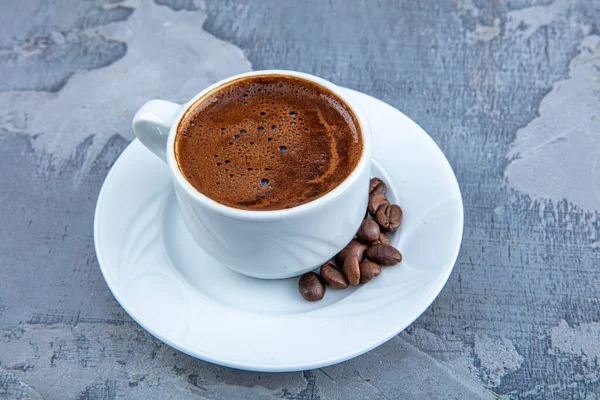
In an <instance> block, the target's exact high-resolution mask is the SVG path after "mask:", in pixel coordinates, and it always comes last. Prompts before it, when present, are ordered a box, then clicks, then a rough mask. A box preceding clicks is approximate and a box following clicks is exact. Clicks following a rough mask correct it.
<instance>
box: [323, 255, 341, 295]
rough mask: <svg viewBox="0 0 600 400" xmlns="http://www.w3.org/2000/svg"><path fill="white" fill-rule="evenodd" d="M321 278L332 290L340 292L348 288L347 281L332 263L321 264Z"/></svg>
mask: <svg viewBox="0 0 600 400" xmlns="http://www.w3.org/2000/svg"><path fill="white" fill-rule="evenodd" d="M321 278H323V280H324V281H325V283H326V284H327V285H329V286H331V287H332V288H334V289H338V290H342V289H346V288H347V287H348V280H347V279H346V277H345V276H344V274H343V273H342V271H340V270H339V269H338V267H337V265H335V263H334V262H333V261H327V262H326V263H325V264H323V266H322V267H321Z"/></svg>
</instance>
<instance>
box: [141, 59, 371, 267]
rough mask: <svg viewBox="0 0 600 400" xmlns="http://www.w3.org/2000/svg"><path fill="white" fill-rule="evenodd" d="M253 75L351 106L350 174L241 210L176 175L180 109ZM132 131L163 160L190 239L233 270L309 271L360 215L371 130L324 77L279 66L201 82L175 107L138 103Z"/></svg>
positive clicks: (334, 249)
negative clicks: (270, 204) (294, 200)
mask: <svg viewBox="0 0 600 400" xmlns="http://www.w3.org/2000/svg"><path fill="white" fill-rule="evenodd" d="M257 75H259V76H263V75H275V76H278V75H284V76H294V77H298V78H302V79H305V80H308V81H311V82H313V83H316V84H317V85H321V86H323V87H325V88H327V89H329V90H330V91H332V92H334V93H335V94H336V95H338V96H339V97H340V98H341V99H342V100H343V101H344V102H345V103H346V104H347V105H348V106H349V108H350V109H351V111H353V112H354V114H355V116H356V117H357V120H358V123H359V125H360V129H361V131H362V138H363V153H362V156H361V158H360V160H359V163H358V165H357V166H356V168H355V169H354V170H353V171H352V173H351V174H350V175H349V176H348V177H347V178H346V179H345V180H344V181H343V182H342V183H341V184H340V185H339V186H338V187H336V188H335V189H334V190H332V191H331V192H329V193H327V194H326V195H324V196H322V197H320V198H318V199H316V200H313V201H311V202H309V203H306V204H303V205H300V206H297V207H294V208H291V209H286V210H277V211H248V210H240V209H236V208H232V207H228V206H225V205H223V204H220V203H218V202H216V201H214V200H212V199H210V198H209V197H206V196H204V195H203V194H202V193H200V192H198V191H197V190H196V189H194V187H193V186H192V185H191V184H190V183H189V182H188V181H187V180H186V179H185V178H184V176H183V174H182V173H181V171H180V170H179V167H178V166H177V161H176V160H175V146H174V143H175V134H176V131H177V126H178V124H179V121H180V119H181V118H182V117H183V116H184V115H185V112H186V111H187V109H188V108H189V107H190V106H191V105H192V104H194V103H195V102H196V101H197V100H198V99H200V98H203V97H205V96H207V95H209V94H210V93H213V92H214V91H217V90H219V89H221V88H223V87H226V86H227V85H230V84H232V83H234V82H236V81H238V80H241V79H244V78H247V77H249V76H257ZM133 130H134V132H135V134H136V136H137V137H138V139H140V141H141V142H142V143H143V144H144V145H145V146H146V147H148V149H150V150H152V151H153V152H154V153H155V154H156V155H157V156H159V157H160V158H161V159H162V160H163V161H166V162H167V164H168V169H169V171H170V173H171V179H172V181H173V185H174V188H175V194H176V195H177V199H178V201H179V206H180V207H181V212H182V213H183V215H184V219H183V220H184V222H185V225H186V226H187V228H188V230H189V231H190V233H191V234H192V236H193V237H194V238H195V239H196V242H197V243H198V244H199V245H200V246H201V247H202V248H203V249H204V250H205V251H206V252H207V253H208V254H209V255H211V256H212V257H213V258H214V259H216V260H219V261H220V262H223V263H224V264H226V265H227V266H228V267H229V268H231V269H233V270H235V271H237V272H239V273H242V274H245V275H250V276H253V277H257V278H265V279H280V278H288V277H291V276H297V275H300V274H303V273H305V272H307V271H310V270H313V269H314V268H316V267H317V266H319V265H321V264H323V263H324V262H325V261H327V260H329V259H330V258H331V257H333V256H334V255H335V254H336V253H338V252H339V251H340V250H341V249H342V248H343V247H344V246H345V245H346V244H347V243H348V242H349V241H350V239H351V238H352V236H354V234H355V233H356V231H357V230H358V227H359V226H360V223H361V222H362V218H363V216H364V212H365V210H366V208H367V200H368V194H367V193H368V187H369V173H370V170H371V147H372V139H371V129H370V126H369V122H368V120H367V117H366V116H365V114H364V112H363V111H362V110H361V109H360V106H359V105H358V104H357V103H356V101H355V100H354V99H353V98H352V96H350V95H348V92H347V91H344V90H342V89H340V88H339V87H337V86H336V85H334V84H333V83H331V82H328V81H326V80H323V79H321V78H317V77H315V76H312V75H308V74H303V73H300V72H292V71H280V70H270V71H254V72H250V73H246V74H241V75H236V76H233V77H231V78H227V79H225V80H223V81H220V82H218V83H216V84H214V85H212V86H210V87H208V88H207V89H205V90H203V91H202V92H200V93H199V94H198V95H197V96H196V97H194V98H193V99H192V100H190V101H189V102H188V103H186V104H185V105H183V106H181V105H179V104H174V103H170V102H168V101H164V100H152V101H150V102H148V103H146V104H145V105H144V106H142V108H141V109H140V110H139V111H138V112H137V114H136V116H135V118H134V121H133ZM165 169H167V167H166V166H165ZM142 190H143V189H142Z"/></svg>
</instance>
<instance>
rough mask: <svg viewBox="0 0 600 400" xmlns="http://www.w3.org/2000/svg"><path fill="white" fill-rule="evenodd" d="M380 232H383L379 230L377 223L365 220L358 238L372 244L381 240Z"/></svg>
mask: <svg viewBox="0 0 600 400" xmlns="http://www.w3.org/2000/svg"><path fill="white" fill-rule="evenodd" d="M380 232H381V230H380V229H379V225H378V224H377V222H375V221H373V220H372V219H365V220H364V221H363V222H362V224H361V225H360V228H358V233H357V234H356V236H358V240H360V241H361V242H363V243H365V244H371V243H373V242H374V241H376V240H377V239H379V233H380Z"/></svg>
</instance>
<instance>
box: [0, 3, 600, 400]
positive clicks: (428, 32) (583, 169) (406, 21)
mask: <svg viewBox="0 0 600 400" xmlns="http://www.w3.org/2000/svg"><path fill="white" fill-rule="evenodd" d="M599 21H600V2H599V1H598V0H578V1H567V0H554V1H550V0H539V1H535V0H504V1H483V0H453V1H444V2H441V1H437V0H423V1H393V0H389V1H383V0H382V1H366V0H362V1H361V0H356V1H350V0H346V1H343V0H339V1H332V0H315V1H307V2H296V1H275V0H264V1H238V2H234V1H228V0H224V1H223V0H222V1H218V0H207V1H206V2H202V1H192V0H156V3H154V2H150V1H142V0H138V1H130V2H122V3H121V2H119V1H103V0H90V1H85V2H81V1H44V0H8V1H5V2H3V4H2V11H0V188H1V189H0V200H1V201H0V204H1V205H2V207H0V398H1V399H5V398H6V399H13V398H25V399H42V398H43V399H75V398H77V399H103V400H108V399H124V398H127V399H159V398H190V399H201V398H209V399H247V398H260V399H271V398H284V399H302V400H304V399H349V398H374V399H379V398H381V399H396V398H417V399H423V398H456V399H466V398H523V399H534V398H574V399H584V398H586V399H595V398H598V397H599V396H600V395H599V394H598V393H600V366H599V363H600V300H599V298H600V268H599V267H600V265H599V264H600V263H599V261H600V237H599V234H600V219H599V214H598V212H599V211H600V165H599V164H598V159H599V158H600V30H599V26H598V22H599ZM157 48H161V50H160V51H158V50H157ZM265 68H287V69H295V70H300V71H305V72H309V73H313V74H316V75H320V76H322V77H324V78H326V79H329V80H332V81H334V82H336V83H339V84H341V85H344V86H348V87H351V88H353V89H357V90H360V91H363V92H365V93H368V94H370V95H373V96H375V97H378V98H380V99H383V100H384V101H386V102H388V103H390V104H392V105H394V106H395V107H397V108H399V109H400V110H402V111H403V112H404V113H406V114H407V115H408V116H409V117H411V118H412V119H414V120H415V121H416V122H417V123H419V124H420V125H421V126H422V127H423V128H424V129H425V130H426V131H427V132H429V134H430V135H431V136H432V137H433V138H434V139H435V141H436V142H437V143H438V144H439V146H440V147H441V148H442V150H443V151H444V152H445V153H446V155H447V157H448V159H449V160H450V163H451V164H452V166H453V168H454V169H455V171H456V173H457V176H458V180H459V183H460V185H461V189H462V191H463V197H464V205H465V212H466V220H465V234H464V241H463V246H462V250H461V253H460V257H459V259H458V263H457V265H456V268H455V270H454V272H453V274H452V276H451V277H450V280H449V281H448V284H447V285H446V287H445V289H444V290H443V291H442V293H441V294H440V296H439V298H438V299H437V300H436V301H435V302H434V303H433V305H432V306H431V307H430V308H429V310H428V311H427V312H425V313H424V314H423V316H421V317H420V318H419V319H418V320H417V321H416V322H415V323H414V324H413V325H412V326H411V327H410V328H408V329H407V330H406V331H405V332H402V333H401V334H399V335H398V336H396V337H395V338H394V339H392V340H390V341H389V342H388V343H386V344H384V345H382V346H381V347H379V348H377V349H375V350H373V351H371V352H370V353H368V354H366V355H364V356H361V357H358V358H356V359H354V360H351V361H349V362H346V363H343V364H340V365H336V366H333V367H328V368H323V369H319V370H314V371H305V372H301V373H289V374H259V373H249V372H242V371H236V370H232V369H228V368H223V367H219V366H215V365H212V364H208V363H205V362H202V361H199V360H195V359H192V358H190V357H188V356H186V355H183V354H181V353H179V352H177V351H175V350H173V349H171V348H169V347H167V346H166V345H163V344H162V343H160V342H159V341H157V340H156V339H154V338H153V337H152V336H150V335H149V334H148V333H146V332H145V331H144V330H143V329H141V328H140V327H139V326H138V325H137V324H136V323H134V322H133V321H132V320H131V318H129V316H128V315H126V314H125V313H124V311H123V310H122V309H121V308H120V307H119V305H118V304H117V303H116V301H115V300H114V298H113V297H112V295H111V294H110V292H109V291H108V289H107V287H106V285H105V283H104V281H103V279H102V277H101V274H100V271H99V268H98V265H97V261H96V257H95V254H94V249H93V239H92V220H93V212H94V206H95V201H96V198H97V195H98V191H99V189H100V185H101V184H102V181H103V179H104V177H105V175H106V173H107V172H108V170H109V168H110V166H111V165H112V163H113V162H114V161H115V159H116V158H117V157H118V155H119V153H120V152H121V151H122V149H123V148H124V147H125V146H126V145H127V143H128V142H129V141H130V140H132V138H133V134H132V132H131V129H130V121H131V118H132V116H133V113H134V112H135V110H136V109H137V108H138V107H139V106H140V105H141V104H142V103H143V102H144V101H145V100H147V99H150V98H155V97H161V98H165V99H168V100H173V101H183V100H186V99H188V98H189V97H191V95H193V94H195V93H196V92H198V91H199V90H200V89H201V88H203V87H204V86H206V85H207V84H209V83H212V82H214V81H216V80H218V79H221V78H223V77H226V76H229V75H231V74H234V73H238V72H242V71H247V70H250V69H265Z"/></svg>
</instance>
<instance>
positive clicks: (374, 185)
mask: <svg viewBox="0 0 600 400" xmlns="http://www.w3.org/2000/svg"><path fill="white" fill-rule="evenodd" d="M386 192H387V185H386V184H385V183H384V182H383V181H382V180H381V179H379V178H373V179H371V182H370V185H369V195H370V196H373V195H376V194H385V193H386Z"/></svg>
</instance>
